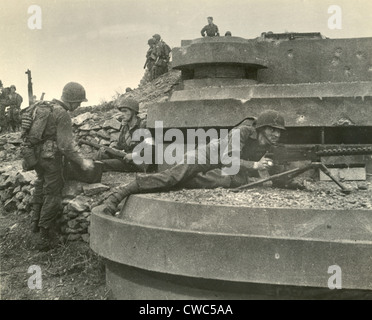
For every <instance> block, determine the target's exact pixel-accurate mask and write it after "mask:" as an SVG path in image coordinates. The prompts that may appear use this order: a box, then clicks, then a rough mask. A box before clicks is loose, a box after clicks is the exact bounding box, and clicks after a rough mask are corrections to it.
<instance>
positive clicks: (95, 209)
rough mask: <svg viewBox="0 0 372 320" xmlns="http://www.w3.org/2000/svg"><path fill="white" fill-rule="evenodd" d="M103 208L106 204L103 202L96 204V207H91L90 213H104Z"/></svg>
mask: <svg viewBox="0 0 372 320" xmlns="http://www.w3.org/2000/svg"><path fill="white" fill-rule="evenodd" d="M105 208H106V205H104V204H101V205H99V206H96V207H94V208H92V214H102V213H104V209H105Z"/></svg>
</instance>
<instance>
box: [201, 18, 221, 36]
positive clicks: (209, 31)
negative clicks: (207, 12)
mask: <svg viewBox="0 0 372 320" xmlns="http://www.w3.org/2000/svg"><path fill="white" fill-rule="evenodd" d="M207 20H208V24H207V25H206V26H205V27H204V28H203V29H201V31H200V33H201V35H202V36H203V37H205V35H207V36H208V37H218V36H219V35H220V33H219V31H218V27H217V26H216V25H215V24H214V23H213V17H208V18H207Z"/></svg>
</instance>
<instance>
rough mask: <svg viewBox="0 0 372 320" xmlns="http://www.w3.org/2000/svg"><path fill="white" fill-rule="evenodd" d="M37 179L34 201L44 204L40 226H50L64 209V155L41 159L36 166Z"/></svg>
mask: <svg viewBox="0 0 372 320" xmlns="http://www.w3.org/2000/svg"><path fill="white" fill-rule="evenodd" d="M35 171H36V174H37V180H36V181H35V190H34V196H33V203H40V204H42V207H41V211H40V219H39V227H43V228H47V229H48V228H50V227H52V225H53V224H54V222H55V220H56V218H57V217H58V215H59V214H60V212H61V209H62V188H63V183H64V181H63V175H62V157H60V156H57V157H56V158H55V159H40V160H39V163H38V164H37V165H36V168H35Z"/></svg>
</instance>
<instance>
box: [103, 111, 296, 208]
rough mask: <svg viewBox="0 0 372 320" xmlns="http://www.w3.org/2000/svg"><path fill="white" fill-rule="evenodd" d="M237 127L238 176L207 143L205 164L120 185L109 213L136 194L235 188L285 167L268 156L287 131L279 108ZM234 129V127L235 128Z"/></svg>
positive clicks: (111, 199) (182, 166)
mask: <svg viewBox="0 0 372 320" xmlns="http://www.w3.org/2000/svg"><path fill="white" fill-rule="evenodd" d="M235 129H239V131H238V132H239V135H240V142H239V146H237V148H239V149H240V150H239V151H240V167H239V172H238V173H237V174H236V175H223V174H222V170H223V165H222V162H223V161H221V158H223V157H224V155H222V156H221V157H220V159H219V161H218V163H217V164H211V161H210V153H208V150H211V149H210V148H209V145H208V146H207V152H206V161H205V164H199V163H198V161H195V164H187V162H186V159H187V154H185V164H178V165H175V166H173V167H171V168H170V169H168V170H165V171H162V172H158V173H155V174H149V175H138V176H137V177H136V180H135V181H133V182H130V183H129V184H127V185H125V186H122V187H119V188H118V189H117V191H115V192H113V193H112V194H111V195H110V196H109V197H108V198H107V199H106V201H105V205H106V207H105V211H106V213H110V214H114V213H115V212H116V210H117V205H118V204H119V203H120V202H121V201H122V200H123V199H124V198H126V197H128V196H129V195H131V194H136V193H149V192H162V191H168V190H170V189H175V188H218V187H224V188H234V187H238V186H241V185H244V184H247V183H248V179H250V178H251V177H260V176H261V175H260V172H266V174H268V172H267V170H268V171H269V172H270V174H273V173H275V172H278V171H279V170H283V168H279V167H278V166H275V165H274V164H273V162H272V159H269V158H267V157H266V156H265V155H266V153H267V152H268V151H269V150H270V148H271V147H272V146H275V145H277V144H278V141H279V138H280V136H281V134H282V131H284V130H285V127H284V118H283V116H282V115H281V114H279V113H278V112H276V111H273V110H269V111H265V112H263V113H261V114H260V115H259V117H258V119H257V122H256V125H255V126H252V120H245V121H243V122H242V123H240V124H239V125H238V126H237V127H235ZM232 131H233V130H232ZM232 131H230V133H229V136H228V140H229V142H228V147H227V148H226V150H225V151H224V153H223V154H227V153H231V144H232V143H233V142H232V137H231V132H232ZM219 143H220V142H219ZM276 183H277V184H276V186H278V187H289V188H295V187H298V186H297V185H296V184H294V183H293V182H291V183H290V184H285V182H280V181H279V182H276Z"/></svg>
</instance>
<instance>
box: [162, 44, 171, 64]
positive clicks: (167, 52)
mask: <svg viewBox="0 0 372 320" xmlns="http://www.w3.org/2000/svg"><path fill="white" fill-rule="evenodd" d="M162 47H163V50H162V51H163V55H164V59H167V60H168V59H169V55H170V53H171V52H172V49H171V47H170V46H168V45H167V44H166V43H165V42H164V41H162Z"/></svg>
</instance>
